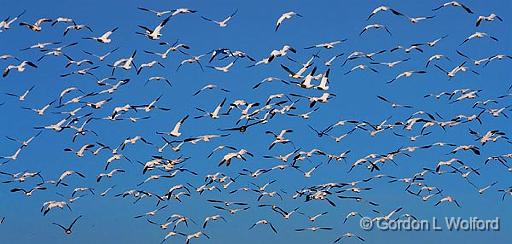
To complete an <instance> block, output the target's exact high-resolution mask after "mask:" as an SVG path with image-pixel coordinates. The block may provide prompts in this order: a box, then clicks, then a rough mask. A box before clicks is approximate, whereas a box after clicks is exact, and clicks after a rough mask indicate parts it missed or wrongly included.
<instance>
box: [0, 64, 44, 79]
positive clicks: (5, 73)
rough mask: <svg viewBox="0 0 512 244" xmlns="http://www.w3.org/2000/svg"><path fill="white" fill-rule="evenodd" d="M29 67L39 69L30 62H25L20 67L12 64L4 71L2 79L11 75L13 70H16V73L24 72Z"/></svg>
mask: <svg viewBox="0 0 512 244" xmlns="http://www.w3.org/2000/svg"><path fill="white" fill-rule="evenodd" d="M27 65H28V66H31V67H34V68H37V65H35V64H34V63H32V62H30V61H23V62H21V63H20V64H18V65H13V64H11V65H9V66H7V67H6V68H5V69H4V72H3V73H2V77H6V76H7V75H8V74H9V72H10V71H11V69H16V71H18V72H23V71H25V69H26V68H27Z"/></svg>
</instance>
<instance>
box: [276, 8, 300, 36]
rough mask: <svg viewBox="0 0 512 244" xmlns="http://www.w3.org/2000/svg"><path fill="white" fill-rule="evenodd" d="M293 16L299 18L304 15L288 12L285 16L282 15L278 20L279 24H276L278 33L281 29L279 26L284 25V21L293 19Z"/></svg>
mask: <svg viewBox="0 0 512 244" xmlns="http://www.w3.org/2000/svg"><path fill="white" fill-rule="evenodd" d="M293 16H299V17H302V15H300V14H298V13H295V12H293V11H291V12H286V13H284V14H282V15H281V17H279V19H277V22H276V29H275V31H277V30H278V29H279V26H281V24H282V23H283V21H285V20H287V19H290V18H291V17H293Z"/></svg>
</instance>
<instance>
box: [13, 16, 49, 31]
mask: <svg viewBox="0 0 512 244" xmlns="http://www.w3.org/2000/svg"><path fill="white" fill-rule="evenodd" d="M46 22H52V20H51V19H48V18H41V19H38V20H36V22H35V23H34V24H29V23H27V22H20V26H26V27H27V28H29V29H30V30H32V31H35V32H39V31H41V30H42V27H41V25H42V24H44V23H46Z"/></svg>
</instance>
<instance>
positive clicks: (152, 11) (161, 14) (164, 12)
mask: <svg viewBox="0 0 512 244" xmlns="http://www.w3.org/2000/svg"><path fill="white" fill-rule="evenodd" d="M138 9H140V10H142V11H146V12H150V13H153V14H155V15H156V16H157V17H162V16H164V15H166V14H170V13H172V10H165V11H156V10H152V9H147V8H142V7H138Z"/></svg>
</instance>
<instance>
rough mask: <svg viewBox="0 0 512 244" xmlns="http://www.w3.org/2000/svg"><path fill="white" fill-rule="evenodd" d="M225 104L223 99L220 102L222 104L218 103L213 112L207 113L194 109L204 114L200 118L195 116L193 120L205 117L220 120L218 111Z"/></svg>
mask: <svg viewBox="0 0 512 244" xmlns="http://www.w3.org/2000/svg"><path fill="white" fill-rule="evenodd" d="M225 102H226V98H224V99H223V100H222V102H220V103H219V104H218V105H217V107H215V110H213V112H207V111H205V110H203V109H200V108H196V109H197V110H199V111H201V112H203V113H204V115H200V116H196V117H194V118H195V119H199V118H202V117H205V116H209V117H210V118H212V119H218V118H220V116H219V113H220V110H221V109H222V106H224V103H225Z"/></svg>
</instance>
